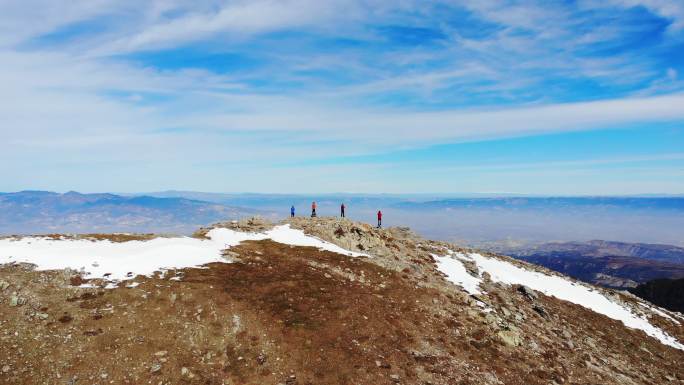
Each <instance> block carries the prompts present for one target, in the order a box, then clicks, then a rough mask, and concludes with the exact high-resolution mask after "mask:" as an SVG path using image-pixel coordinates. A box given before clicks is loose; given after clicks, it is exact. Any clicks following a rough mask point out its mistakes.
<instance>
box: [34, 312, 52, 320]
mask: <svg viewBox="0 0 684 385" xmlns="http://www.w3.org/2000/svg"><path fill="white" fill-rule="evenodd" d="M36 317H38V318H40V319H42V320H46V319H48V317H49V316H48V315H47V313H37V314H36Z"/></svg>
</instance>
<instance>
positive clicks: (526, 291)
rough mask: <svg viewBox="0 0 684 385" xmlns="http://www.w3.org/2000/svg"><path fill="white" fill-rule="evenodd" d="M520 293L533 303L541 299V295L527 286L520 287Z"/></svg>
mask: <svg viewBox="0 0 684 385" xmlns="http://www.w3.org/2000/svg"><path fill="white" fill-rule="evenodd" d="M518 292H519V293H520V294H522V295H524V296H525V297H527V298H529V299H531V300H533V301H534V300H536V299H537V298H539V295H538V294H537V293H535V292H534V290H532V289H530V288H529V287H527V286H525V285H520V286H518Z"/></svg>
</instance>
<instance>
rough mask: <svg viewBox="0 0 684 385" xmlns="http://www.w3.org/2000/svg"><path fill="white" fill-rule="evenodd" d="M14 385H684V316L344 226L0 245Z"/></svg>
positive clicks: (8, 377) (6, 358)
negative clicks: (683, 384) (142, 384)
mask: <svg viewBox="0 0 684 385" xmlns="http://www.w3.org/2000/svg"><path fill="white" fill-rule="evenodd" d="M0 264H1V265H0V319H1V320H2V321H1V325H2V330H3V333H2V334H1V335H0V348H1V349H0V352H1V353H0V366H1V368H0V378H1V379H2V382H3V383H7V384H29V383H60V384H61V383H68V384H76V383H81V382H83V383H103V384H104V383H110V382H112V381H113V382H114V383H130V384H139V383H154V384H177V383H188V384H194V383H197V384H200V383H201V384H288V385H293V384H302V385H304V384H492V385H493V384H507V385H508V384H520V385H522V384H567V383H570V384H593V383H595V384H664V383H674V384H676V383H682V382H684V369H682V366H681V362H682V360H683V359H684V345H683V343H684V326H682V322H684V316H682V315H681V314H679V313H674V312H669V311H666V310H663V309H659V308H657V307H655V306H653V305H650V304H648V303H647V302H644V301H643V300H640V299H638V298H637V297H634V296H632V295H631V294H629V293H626V292H621V291H613V290H609V289H604V288H599V287H595V286H591V285H589V284H585V283H581V282H578V281H575V280H573V279H571V278H568V277H566V276H563V275H560V274H558V273H553V272H551V271H549V270H547V269H545V268H542V267H538V266H536V265H532V264H529V263H525V262H521V261H517V260H514V259H512V258H508V257H505V256H501V255H496V254H492V253H485V252H479V251H477V250H472V249H465V248H461V247H458V246H457V245H453V244H448V243H445V242H436V241H430V240H426V239H423V238H421V237H419V236H417V235H416V234H414V233H412V232H411V231H410V230H409V229H407V228H389V229H378V228H374V227H371V226H369V225H367V224H363V223H357V222H353V221H349V220H344V219H342V220H340V219H336V218H316V219H310V218H293V219H290V220H287V221H284V222H283V223H280V224H272V223H270V222H267V221H264V220H261V219H258V218H254V219H250V220H246V221H233V222H226V223H218V224H216V225H213V226H210V227H207V228H201V229H199V230H198V231H196V232H195V234H194V235H193V236H192V237H157V236H154V235H144V236H139V235H135V234H91V235H80V236H73V235H50V236H40V237H12V238H5V239H0Z"/></svg>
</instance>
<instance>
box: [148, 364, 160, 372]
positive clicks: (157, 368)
mask: <svg viewBox="0 0 684 385" xmlns="http://www.w3.org/2000/svg"><path fill="white" fill-rule="evenodd" d="M161 367H162V366H161V364H152V366H151V367H150V373H158V372H159V371H160V370H161Z"/></svg>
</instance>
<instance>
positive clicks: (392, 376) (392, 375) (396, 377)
mask: <svg viewBox="0 0 684 385" xmlns="http://www.w3.org/2000/svg"><path fill="white" fill-rule="evenodd" d="M389 377H390V380H392V381H393V382H399V381H400V380H401V377H399V375H398V374H390V376H389Z"/></svg>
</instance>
